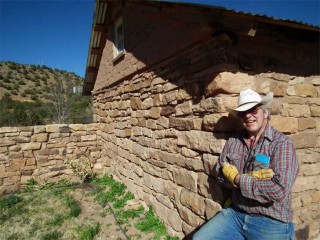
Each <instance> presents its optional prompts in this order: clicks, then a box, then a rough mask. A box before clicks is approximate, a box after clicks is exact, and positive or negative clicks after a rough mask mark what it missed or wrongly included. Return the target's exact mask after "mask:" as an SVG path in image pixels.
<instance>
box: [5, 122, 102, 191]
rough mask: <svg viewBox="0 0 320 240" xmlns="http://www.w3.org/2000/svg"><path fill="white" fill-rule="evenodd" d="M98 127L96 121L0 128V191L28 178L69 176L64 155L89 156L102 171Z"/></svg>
mask: <svg viewBox="0 0 320 240" xmlns="http://www.w3.org/2000/svg"><path fill="white" fill-rule="evenodd" d="M98 130H99V124H88V125H82V124H70V125H65V124H60V125H47V126H30V127H3V128H0V193H3V192H14V191H16V190H17V189H18V188H19V187H20V186H21V185H23V184H25V183H26V182H27V181H28V180H29V179H31V178H33V179H35V180H37V181H43V180H50V179H52V178H54V179H57V178H65V179H68V178H72V177H73V172H72V170H70V169H68V168H67V167H66V166H65V165H64V163H63V160H64V159H66V158H78V159H79V158H89V159H90V160H91V161H92V162H93V163H94V169H95V171H101V169H102V166H101V164H100V163H99V162H97V159H99V158H100V153H101V144H100V143H101V142H100V138H99V136H98V135H97V131H98Z"/></svg>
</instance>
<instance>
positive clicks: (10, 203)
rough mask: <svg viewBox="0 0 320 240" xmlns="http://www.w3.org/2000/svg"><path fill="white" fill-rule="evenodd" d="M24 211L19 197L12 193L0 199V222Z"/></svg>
mask: <svg viewBox="0 0 320 240" xmlns="http://www.w3.org/2000/svg"><path fill="white" fill-rule="evenodd" d="M24 212H26V209H25V208H24V206H23V204H22V198H20V197H18V196H16V195H14V194H13V195H9V196H8V197H6V198H4V199H1V200H0V213H1V214H0V224H2V223H4V222H6V221H7V220H9V219H10V218H12V217H14V216H16V215H19V214H22V213H24Z"/></svg>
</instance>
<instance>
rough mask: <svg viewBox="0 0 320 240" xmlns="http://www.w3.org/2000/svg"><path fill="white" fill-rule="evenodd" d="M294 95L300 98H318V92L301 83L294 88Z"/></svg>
mask: <svg viewBox="0 0 320 240" xmlns="http://www.w3.org/2000/svg"><path fill="white" fill-rule="evenodd" d="M294 89H295V92H296V95H298V96H301V97H318V90H317V88H316V87H315V86H313V85H312V84H309V83H301V84H297V85H295V86H294Z"/></svg>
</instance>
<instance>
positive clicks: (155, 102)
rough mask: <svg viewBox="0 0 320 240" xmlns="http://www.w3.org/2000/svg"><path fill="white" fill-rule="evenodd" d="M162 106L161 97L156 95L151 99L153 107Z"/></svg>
mask: <svg viewBox="0 0 320 240" xmlns="http://www.w3.org/2000/svg"><path fill="white" fill-rule="evenodd" d="M162 104H163V95H162V94H160V93H158V94H155V95H154V97H153V106H161V105H162Z"/></svg>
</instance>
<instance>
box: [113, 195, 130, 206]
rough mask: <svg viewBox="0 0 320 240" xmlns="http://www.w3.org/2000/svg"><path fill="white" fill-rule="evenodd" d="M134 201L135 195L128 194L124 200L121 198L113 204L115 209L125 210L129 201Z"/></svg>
mask: <svg viewBox="0 0 320 240" xmlns="http://www.w3.org/2000/svg"><path fill="white" fill-rule="evenodd" d="M132 199H134V195H133V194H132V193H126V195H125V196H124V197H123V198H119V199H117V200H116V201H115V203H114V204H113V207H114V208H123V207H124V206H125V205H126V204H127V201H129V200H132Z"/></svg>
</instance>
